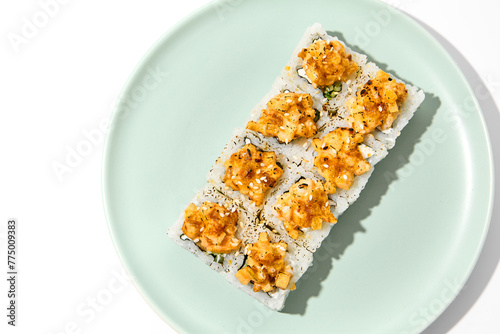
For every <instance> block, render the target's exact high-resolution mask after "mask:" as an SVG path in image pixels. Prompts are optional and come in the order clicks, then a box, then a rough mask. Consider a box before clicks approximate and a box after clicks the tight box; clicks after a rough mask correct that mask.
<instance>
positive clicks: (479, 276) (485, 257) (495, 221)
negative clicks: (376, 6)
mask: <svg viewBox="0 0 500 334" xmlns="http://www.w3.org/2000/svg"><path fill="white" fill-rule="evenodd" d="M407 15H409V14H407ZM409 16H410V17H411V18H413V19H414V20H415V21H416V22H418V23H419V24H420V25H421V26H422V27H423V28H425V29H426V30H427V31H428V32H429V33H430V34H431V35H432V36H433V37H434V38H435V39H436V40H437V41H438V42H439V43H440V44H441V45H442V46H443V47H444V48H445V49H446V51H448V53H449V54H450V55H451V57H452V58H453V60H454V61H455V62H456V63H457V65H458V67H460V69H461V70H462V73H463V74H464V75H465V77H466V78H467V81H468V82H469V84H470V86H471V87H472V89H473V90H474V93H475V94H476V97H477V99H478V101H479V105H480V106H481V109H482V111H483V115H484V118H485V121H486V126H487V128H488V132H489V135H490V141H491V145H492V152H493V160H494V161H497V163H496V164H495V167H494V174H495V176H497V175H500V163H498V161H500V132H499V131H497V128H498V127H499V126H500V112H499V110H498V107H497V106H496V104H495V101H494V99H493V96H492V94H491V92H490V91H489V90H488V87H487V86H486V84H485V83H484V81H483V80H482V79H481V77H480V76H479V75H478V73H477V72H476V71H475V70H474V68H473V67H472V66H471V64H470V63H469V62H468V61H467V60H466V59H465V57H464V56H463V55H462V54H461V53H460V51H458V50H457V49H456V48H455V47H454V46H453V45H452V44H451V43H450V42H448V41H447V40H446V39H445V38H444V37H443V36H441V35H440V34H439V33H437V32H436V31H435V30H433V29H432V28H431V27H429V26H428V25H426V24H425V23H423V22H422V21H420V20H418V19H417V18H415V17H413V16H411V15H409ZM494 182H495V187H494V188H495V193H497V191H498V190H500V184H499V183H500V179H498V178H495V181H494ZM497 194H498V193H497ZM499 208H500V196H498V195H497V196H495V199H494V202H493V213H492V217H491V223H490V229H489V232H488V235H487V237H486V240H485V243H484V247H483V250H482V252H481V255H480V256H479V259H478V261H477V264H476V267H475V268H474V270H473V272H472V273H471V276H470V277H469V279H468V280H467V282H466V284H465V286H464V288H463V289H462V291H461V292H460V294H459V295H458V296H457V298H456V299H455V300H454V301H453V302H452V303H451V305H450V306H449V307H448V308H447V309H446V310H445V311H444V312H443V314H441V316H439V318H437V319H436V320H435V321H434V322H433V323H432V324H431V325H430V326H429V327H428V328H427V329H426V330H425V331H423V332H422V333H423V334H434V333H446V332H448V331H450V330H451V329H452V328H453V327H454V326H455V325H456V324H457V323H458V322H459V321H460V319H462V318H463V317H464V316H465V314H466V313H467V312H468V311H469V310H470V309H471V307H472V306H473V305H474V303H475V302H476V301H477V300H478V298H479V297H480V296H481V294H482V292H483V291H484V289H485V288H486V286H487V285H488V282H489V281H490V279H491V277H492V275H493V273H494V271H495V269H496V267H497V264H498V262H499V260H500V243H499V242H498V240H497V236H498V235H500V210H499Z"/></svg>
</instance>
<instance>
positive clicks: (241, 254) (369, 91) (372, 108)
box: [168, 24, 425, 310]
mask: <svg viewBox="0 0 500 334" xmlns="http://www.w3.org/2000/svg"><path fill="white" fill-rule="evenodd" d="M424 98H425V95H424V93H423V92H422V91H421V90H419V89H418V88H416V87H413V86H411V85H408V84H405V83H404V82H403V81H401V80H399V79H398V78H396V77H394V76H393V75H391V74H389V73H386V72H384V71H382V70H381V69H380V68H379V67H378V66H377V65H376V64H374V63H372V62H368V59H367V56H366V55H362V54H359V53H357V52H354V51H353V50H351V49H350V48H349V47H348V46H347V45H346V44H345V43H344V42H342V41H340V40H339V39H338V38H336V37H334V36H329V35H328V34H327V33H326V31H325V30H324V29H323V27H322V26H321V25H319V24H314V25H313V26H312V27H310V28H308V29H307V30H306V32H305V34H304V36H303V37H302V39H301V40H300V42H299V44H298V46H297V47H296V49H295V51H294V52H293V54H292V56H291V58H290V60H289V62H288V63H287V64H286V66H285V68H284V69H283V71H282V72H281V74H280V75H279V76H278V77H277V78H276V80H275V81H274V83H273V84H272V87H271V89H270V90H269V92H268V93H267V94H266V95H265V96H264V97H263V99H262V100H261V101H260V102H259V103H258V104H257V105H256V106H255V107H254V108H253V110H252V112H251V113H250V118H249V119H248V121H247V123H246V126H245V128H237V129H235V130H234V132H233V136H232V138H231V140H230V141H229V142H228V144H227V145H226V146H225V148H224V150H223V151H222V153H221V155H220V156H219V158H218V159H217V160H216V162H215V164H214V165H213V166H212V168H211V170H210V171H209V173H208V175H207V184H206V185H205V186H204V187H203V188H202V189H201V190H200V191H199V192H198V193H197V194H196V196H195V197H194V198H193V199H192V201H191V202H190V203H189V204H188V205H187V207H186V209H185V211H184V212H183V213H182V214H181V215H180V217H179V219H178V220H177V222H176V223H175V224H174V225H173V226H172V227H170V229H169V230H168V235H169V237H170V238H171V239H172V240H173V241H174V242H175V243H177V244H179V245H180V246H181V247H183V248H185V249H186V250H188V251H190V252H191V253H193V254H194V255H195V256H197V257H198V258H199V259H200V260H202V262H204V263H206V264H207V265H209V266H210V267H211V268H212V269H213V270H215V271H217V272H219V273H221V274H222V275H223V276H224V277H225V278H226V280H227V281H228V282H229V283H231V284H232V285H234V286H236V287H238V288H239V289H241V290H243V291H244V292H245V293H247V294H248V295H250V296H252V297H253V298H255V299H257V300H259V301H260V302H262V303H263V304H265V305H266V306H268V307H269V308H270V309H273V310H281V309H282V308H283V307H284V304H285V299H286V297H287V296H288V294H289V293H290V291H292V290H294V289H295V284H296V283H297V281H298V280H299V279H300V278H301V277H302V276H303V274H304V273H305V272H306V270H307V268H308V267H309V266H311V264H312V260H313V254H314V253H315V252H316V251H317V250H318V248H319V247H320V246H321V243H322V242H323V240H324V239H325V238H326V237H327V236H328V234H329V233H330V232H331V230H332V227H333V226H334V225H335V224H336V223H337V220H339V221H341V220H342V217H341V215H342V213H343V212H345V210H347V209H348V208H349V206H350V205H352V204H353V203H354V201H356V199H357V198H358V197H359V195H360V193H361V191H362V190H363V189H364V187H365V185H366V183H367V182H368V179H369V178H370V176H371V175H372V173H373V171H374V167H375V165H376V164H377V163H378V162H380V161H381V160H382V159H383V158H384V157H385V156H386V155H387V154H388V150H389V149H391V148H392V147H393V146H394V144H395V142H396V138H397V137H398V136H399V134H400V132H401V130H402V129H403V128H404V127H405V126H406V125H407V123H408V121H409V120H410V118H411V117H412V116H413V114H414V113H415V111H416V110H417V108H418V106H419V105H420V104H421V103H422V101H423V100H424Z"/></svg>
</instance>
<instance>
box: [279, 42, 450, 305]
mask: <svg viewBox="0 0 500 334" xmlns="http://www.w3.org/2000/svg"><path fill="white" fill-rule="evenodd" d="M328 33H329V34H333V35H334V36H335V35H336V36H338V37H339V38H342V36H341V34H339V33H335V32H334V33H332V32H328ZM359 52H360V53H364V54H367V53H366V52H365V51H364V50H360V51H359ZM371 60H373V58H371ZM377 64H380V63H377ZM379 66H380V65H379ZM380 67H381V68H382V69H384V70H386V68H387V66H385V65H383V64H382V66H380ZM390 72H391V73H394V71H390ZM395 75H396V76H397V74H395ZM402 80H405V78H402ZM405 82H408V81H405ZM408 83H409V82H408ZM425 94H426V96H425V100H424V102H423V103H422V105H421V106H420V107H419V109H418V111H417V112H416V114H415V116H414V117H413V118H412V120H411V121H410V123H409V124H408V126H407V127H406V128H405V129H404V130H403V131H402V133H401V136H400V137H399V138H398V139H397V142H396V146H395V147H394V148H393V149H392V150H390V151H389V155H388V156H387V157H386V158H385V159H384V160H382V161H381V162H380V163H379V164H377V165H376V166H375V171H374V172H373V174H372V176H371V177H370V179H369V181H368V183H367V185H366V187H365V189H364V190H363V191H362V192H361V195H360V197H359V199H358V200H357V201H356V202H354V203H353V204H352V205H351V206H350V207H349V208H348V209H347V211H346V212H345V213H344V214H343V215H341V216H340V217H339V220H338V223H337V224H336V225H335V226H334V227H333V228H332V231H331V232H330V235H329V236H328V237H327V238H326V239H325V240H324V241H323V243H322V246H321V247H320V248H319V249H318V250H317V251H316V253H315V254H314V261H313V266H312V267H310V268H309V269H308V270H307V271H306V273H305V274H304V276H302V278H301V279H300V280H299V281H298V283H297V290H295V291H293V292H291V293H290V296H289V297H288V298H287V301H286V304H285V308H284V309H283V311H282V312H283V313H290V314H301V315H303V314H305V313H306V308H307V303H308V301H309V299H310V298H311V297H314V296H318V295H319V294H320V291H321V285H322V282H323V281H324V280H325V279H326V278H327V277H328V275H329V274H330V273H332V272H334V271H335V262H336V261H339V260H340V259H341V257H342V255H343V254H345V252H346V250H347V248H348V247H349V246H350V245H351V244H352V243H353V242H354V238H355V235H356V233H367V229H366V228H368V229H369V225H368V223H369V222H364V223H365V226H363V225H362V222H363V221H364V220H365V219H366V218H368V217H369V216H370V212H371V209H372V208H374V207H376V206H377V205H378V203H379V202H380V200H381V198H382V196H383V195H384V194H385V193H386V192H387V190H388V188H389V186H390V184H391V183H392V182H393V181H394V180H396V179H398V176H397V173H396V172H397V170H398V169H400V168H404V167H405V166H406V165H407V164H408V163H409V158H410V156H411V154H412V152H413V150H414V147H415V144H416V143H418V141H419V140H420V138H421V136H422V134H423V133H424V132H425V131H426V129H427V128H428V127H429V126H430V125H431V123H432V120H433V118H434V115H435V114H436V111H437V110H438V108H439V106H440V105H441V102H440V100H439V98H438V97H437V96H435V95H433V94H430V93H427V92H426V93H425ZM365 227H366V228H365ZM368 233H369V231H368ZM332 268H333V269H332Z"/></svg>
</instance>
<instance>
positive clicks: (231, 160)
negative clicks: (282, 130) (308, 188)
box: [207, 128, 293, 214]
mask: <svg viewBox="0 0 500 334" xmlns="http://www.w3.org/2000/svg"><path fill="white" fill-rule="evenodd" d="M292 173H293V169H292V167H291V166H290V163H289V162H288V161H287V159H286V158H285V157H284V156H283V155H282V154H280V152H279V151H278V150H277V148H276V146H275V145H273V143H269V142H266V141H265V138H263V137H261V136H258V135H256V134H255V133H253V132H252V131H249V130H245V129H241V128H237V129H236V130H235V131H234V133H233V137H232V139H231V140H230V142H229V143H228V144H227V145H226V147H225V148H224V150H223V152H222V154H221V155H220V157H219V158H218V159H217V161H216V162H215V164H214V165H213V166H212V169H211V170H210V172H209V173H208V176H207V178H208V182H209V183H211V184H212V185H213V186H214V187H215V188H216V189H218V190H219V191H220V192H221V193H223V194H225V195H227V196H228V197H231V198H234V199H238V200H240V201H241V203H242V205H243V206H244V207H245V208H246V209H247V210H248V211H250V212H252V213H255V214H256V213H258V212H259V211H260V210H261V209H262V205H263V203H264V198H265V197H266V196H268V195H269V194H271V193H272V192H273V191H274V190H275V189H276V187H277V186H278V185H279V184H280V183H281V182H283V181H284V180H285V179H287V178H288V177H290V175H291V174H292Z"/></svg>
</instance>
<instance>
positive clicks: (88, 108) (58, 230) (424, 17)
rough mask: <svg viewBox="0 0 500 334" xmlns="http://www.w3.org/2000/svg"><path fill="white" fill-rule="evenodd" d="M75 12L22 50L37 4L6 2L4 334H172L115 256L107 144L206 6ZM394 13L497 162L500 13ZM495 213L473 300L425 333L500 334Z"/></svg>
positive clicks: (427, 5)
mask: <svg viewBox="0 0 500 334" xmlns="http://www.w3.org/2000/svg"><path fill="white" fill-rule="evenodd" d="M48 1H49V0H43V1H42V2H48ZM60 2H61V3H62V2H63V1H62V0H60ZM66 2H67V3H65V4H61V5H59V8H58V10H57V11H55V12H54V15H53V17H51V18H50V19H49V20H48V21H47V22H46V25H45V26H44V27H42V28H39V29H37V31H33V30H32V31H31V35H32V36H30V37H29V38H27V39H26V40H24V41H23V44H21V45H19V46H18V47H17V48H16V47H13V45H12V43H11V42H10V41H9V39H8V36H12V35H9V33H15V34H21V29H22V27H23V25H25V24H26V23H25V21H24V20H25V19H28V20H30V21H31V22H33V16H34V15H35V16H36V15H37V14H39V12H40V11H41V6H40V3H39V1H36V0H22V1H21V0H18V1H2V2H1V4H0V26H1V38H0V50H1V51H0V55H1V62H0V69H1V71H0V85H1V86H0V92H1V94H0V97H1V98H0V111H1V120H0V128H1V130H0V147H1V157H2V160H1V163H0V170H1V173H0V178H1V179H0V180H1V183H0V189H1V191H0V196H1V197H0V220H1V221H2V228H1V229H0V231H1V232H0V243H1V245H0V249H1V252H2V253H1V254H2V255H1V256H0V258H1V259H2V260H1V268H5V265H4V256H5V249H6V240H5V223H6V220H7V218H9V217H15V218H17V219H18V220H19V237H20V245H19V246H20V255H19V262H20V264H19V272H20V278H19V290H20V292H19V299H18V302H19V305H20V310H19V318H18V327H16V328H11V327H10V326H7V325H6V318H5V315H4V314H5V313H6V311H5V309H4V307H3V305H6V303H7V298H6V291H7V289H6V288H7V287H6V281H5V280H4V279H2V280H1V284H0V296H1V297H0V305H2V309H3V310H4V311H1V312H0V313H1V314H0V319H2V320H1V322H2V323H1V324H0V328H2V330H1V332H2V333H5V331H4V330H5V328H7V329H8V331H7V332H8V333H43V334H49V333H53V334H55V333H129V332H137V333H174V331H173V330H172V329H170V327H169V326H168V325H167V324H165V323H164V322H163V321H162V320H161V319H160V318H159V317H158V316H157V315H156V314H155V313H154V312H153V311H152V309H150V307H149V306H148V305H147V303H146V302H145V301H144V300H143V299H142V297H141V296H140V295H139V293H138V292H137V291H136V290H135V288H134V287H133V286H132V284H131V283H130V282H129V281H128V280H127V279H126V276H124V275H123V270H122V267H121V265H120V262H119V260H118V257H117V255H116V253H115V250H114V249H113V246H112V243H111V238H110V236H109V234H108V230H107V226H106V221H105V217H104V213H103V206H102V198H101V182H100V178H101V159H102V151H103V140H102V139H100V138H99V135H98V134H99V133H98V132H99V131H100V130H99V126H100V124H101V122H105V121H106V120H107V119H108V118H109V116H110V114H111V111H112V106H113V103H114V101H115V99H116V98H117V96H118V94H119V92H120V90H121V88H122V86H123V85H124V83H125V81H126V79H127V77H128V76H129V74H130V73H131V71H132V69H133V67H134V66H135V65H136V64H137V63H138V62H139V60H140V59H141V57H142V56H143V55H144V53H145V52H146V51H147V50H148V48H149V47H150V46H151V45H152V44H153V43H154V42H155V41H156V40H157V39H158V38H159V37H160V36H161V35H162V34H163V33H164V32H165V31H166V30H168V29H169V28H170V27H171V26H172V25H173V24H175V23H176V22H178V21H179V20H180V19H182V18H183V17H185V16H186V15H187V14H189V13H190V12H191V11H193V10H194V9H196V8H198V7H200V6H201V5H203V4H204V3H207V1H206V0H182V1H178V2H177V4H174V2H173V1H154V0H141V1H138V0H135V1H118V0H107V1H97V0H86V1H77V0H66ZM387 2H389V3H392V4H396V5H397V7H399V8H400V9H401V10H402V11H404V12H406V13H409V14H410V15H411V16H413V17H414V18H417V19H418V20H419V21H421V23H424V24H425V26H426V28H427V29H428V30H431V33H432V34H434V35H435V36H436V37H437V38H438V39H439V41H440V42H441V43H442V44H443V46H444V47H445V48H446V49H447V50H448V51H449V52H450V53H451V54H452V56H453V57H454V59H455V60H456V61H457V63H458V64H459V66H460V67H461V68H462V70H463V71H464V73H465V74H466V76H467V78H468V80H469V82H470V84H471V86H472V88H473V89H474V90H476V91H477V92H478V95H480V96H478V97H479V100H480V103H481V106H482V108H483V111H484V114H485V118H486V120H487V122H488V127H489V131H490V133H491V139H492V142H493V150H494V151H495V156H496V158H497V159H496V160H497V161H500V160H499V159H498V158H499V157H500V146H499V145H500V141H499V140H498V139H499V135H498V134H495V132H498V127H499V125H500V114H499V113H498V108H497V107H496V106H495V102H496V105H500V62H499V59H500V47H499V42H498V33H499V32H500V22H499V20H498V13H500V2H497V1H491V0H476V1H474V2H472V3H471V2H470V1H467V2H465V1H453V0H446V1H432V0H402V1H398V2H396V1H389V0H387ZM485 87H487V88H488V89H489V92H490V94H488V93H487V92H486V90H485ZM86 133H87V134H88V133H93V134H94V135H93V138H94V143H93V144H92V146H90V147H86V148H87V150H88V155H87V156H86V157H84V158H83V159H82V160H81V161H76V162H75V167H74V168H72V169H71V172H68V173H65V174H64V175H63V176H62V178H61V179H58V177H57V175H56V173H55V172H54V170H53V167H52V165H53V163H54V162H60V163H64V160H65V158H66V156H67V155H68V152H69V151H70V150H72V149H76V148H77V147H78V145H81V143H82V142H83V141H85V140H86ZM497 143H499V144H497ZM497 170H498V168H497ZM497 184H499V182H498V181H497ZM497 188H498V187H497ZM499 197H500V196H499ZM496 202H497V203H500V202H499V200H498V199H497V200H496ZM497 211H498V210H497ZM497 211H494V212H493V219H492V225H491V228H490V234H489V236H488V239H487V241H486V244H485V248H484V250H483V253H482V254H481V257H480V259H479V262H478V265H477V266H476V269H475V270H474V272H473V274H472V276H471V278H470V279H469V281H468V282H467V284H466V286H465V288H464V290H463V291H462V292H461V293H460V294H459V296H458V297H457V299H456V300H455V301H454V302H453V304H452V305H451V306H450V307H449V308H448V309H447V310H446V311H445V313H444V314H443V315H442V316H441V317H440V318H439V319H438V320H437V321H436V322H435V323H434V324H433V325H431V327H430V328H429V329H427V330H426V332H425V333H427V334H429V333H445V332H448V331H449V332H450V333H453V334H461V333H472V332H475V333H484V334H489V333H495V334H497V333H500V317H499V316H498V315H499V314H500V298H499V297H500V270H499V269H497V268H496V266H497V263H498V260H499V258H500V242H498V237H499V230H500V214H499V213H498V212H497ZM2 272H5V271H4V269H2ZM3 275H4V274H2V277H4V276H3ZM193 320H194V319H193Z"/></svg>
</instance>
